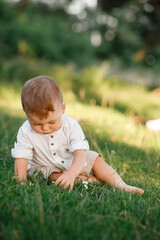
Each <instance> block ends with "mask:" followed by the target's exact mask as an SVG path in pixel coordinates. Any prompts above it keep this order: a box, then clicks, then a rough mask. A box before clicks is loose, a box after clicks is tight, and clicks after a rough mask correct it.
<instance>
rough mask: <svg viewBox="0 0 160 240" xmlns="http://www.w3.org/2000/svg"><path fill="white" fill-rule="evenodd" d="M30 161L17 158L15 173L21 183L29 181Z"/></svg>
mask: <svg viewBox="0 0 160 240" xmlns="http://www.w3.org/2000/svg"><path fill="white" fill-rule="evenodd" d="M27 166H28V159H25V158H16V159H15V164H14V172H15V177H16V179H17V180H18V181H19V182H21V181H25V180H27Z"/></svg>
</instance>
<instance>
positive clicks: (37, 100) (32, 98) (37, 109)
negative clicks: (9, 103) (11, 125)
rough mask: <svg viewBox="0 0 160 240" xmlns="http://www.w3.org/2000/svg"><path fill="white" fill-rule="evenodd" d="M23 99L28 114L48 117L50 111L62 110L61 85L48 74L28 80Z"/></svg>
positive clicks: (23, 91)
mask: <svg viewBox="0 0 160 240" xmlns="http://www.w3.org/2000/svg"><path fill="white" fill-rule="evenodd" d="M21 101H22V106H23V110H24V112H25V113H26V115H27V116H30V115H36V116H38V117H39V118H40V119H44V118H46V117H47V115H48V113H49V112H54V111H58V110H60V111H61V109H62V105H63V97H62V93H61V90H60V87H59V85H58V84H57V83H56V82H55V81H54V80H53V79H52V78H50V77H47V76H38V77H35V78H32V79H30V80H28V81H27V82H26V83H25V84H24V86H23V88H22V93H21Z"/></svg>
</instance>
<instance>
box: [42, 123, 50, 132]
mask: <svg viewBox="0 0 160 240" xmlns="http://www.w3.org/2000/svg"><path fill="white" fill-rule="evenodd" d="M41 129H42V131H46V130H48V129H49V126H48V124H44V125H42V126H41Z"/></svg>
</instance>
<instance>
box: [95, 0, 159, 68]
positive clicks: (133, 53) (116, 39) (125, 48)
mask: <svg viewBox="0 0 160 240" xmlns="http://www.w3.org/2000/svg"><path fill="white" fill-rule="evenodd" d="M98 6H99V7H100V8H101V9H102V11H103V12H105V13H106V14H107V15H108V16H112V17H114V18H115V19H116V20H117V26H116V29H113V26H110V28H109V29H106V32H105V31H103V30H101V31H102V36H103V37H104V38H106V40H107V41H108V42H110V41H111V43H110V47H111V49H112V54H113V53H114V54H115V55H119V56H121V57H122V58H123V59H124V60H127V61H128V62H130V63H132V62H143V63H144V64H147V65H150V66H151V65H154V64H156V62H157V65H158V64H159V56H160V46H159V43H160V30H159V26H160V1H159V0H129V1H128V0H122V1H118V0H113V1H105V0H98ZM113 25H114V24H113ZM113 46H116V47H113ZM106 48H107V49H106ZM106 50H108V47H106V46H105V44H102V46H101V47H100V48H99V53H100V54H102V53H103V52H105V51H106Z"/></svg>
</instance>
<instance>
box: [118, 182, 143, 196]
mask: <svg viewBox="0 0 160 240" xmlns="http://www.w3.org/2000/svg"><path fill="white" fill-rule="evenodd" d="M121 189H123V190H124V191H126V192H131V193H135V194H140V195H143V193H144V190H143V189H141V188H138V187H133V186H130V185H127V184H126V185H125V187H122V188H121Z"/></svg>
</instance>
